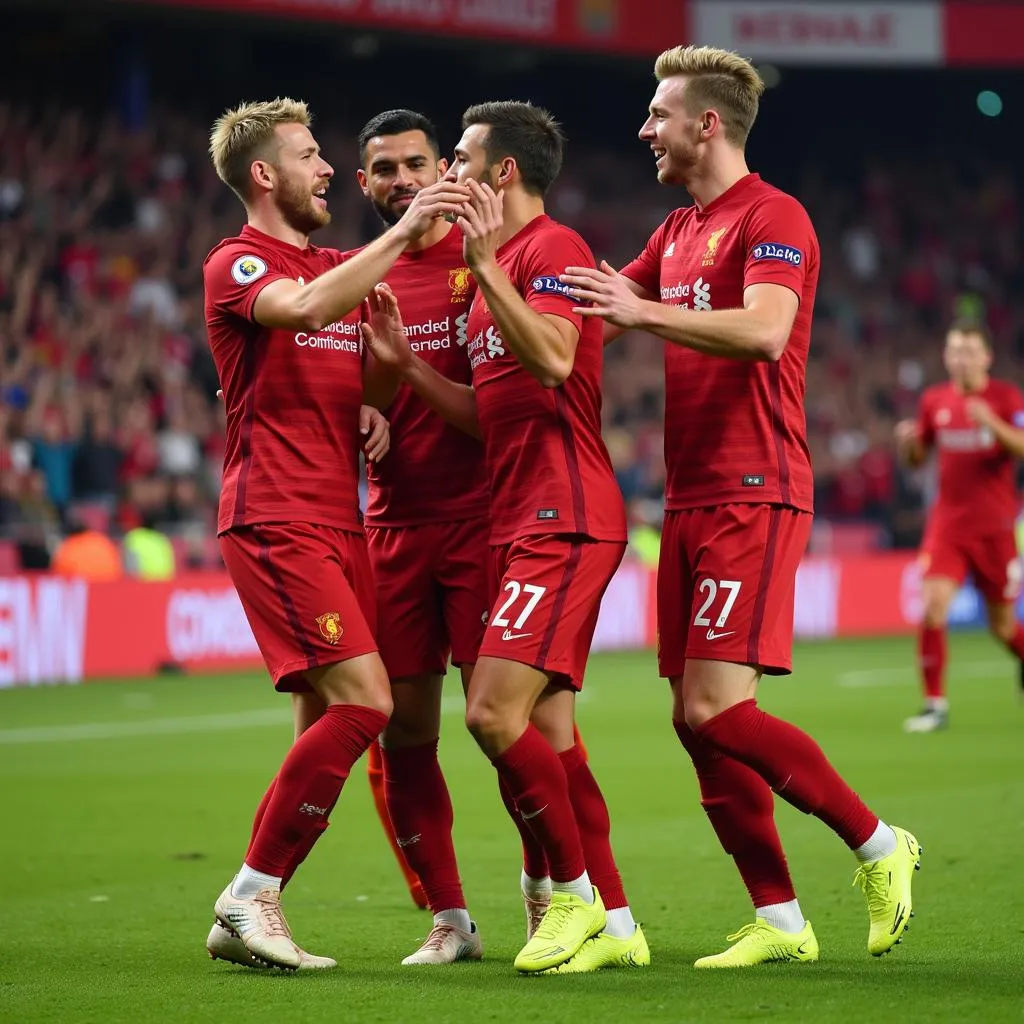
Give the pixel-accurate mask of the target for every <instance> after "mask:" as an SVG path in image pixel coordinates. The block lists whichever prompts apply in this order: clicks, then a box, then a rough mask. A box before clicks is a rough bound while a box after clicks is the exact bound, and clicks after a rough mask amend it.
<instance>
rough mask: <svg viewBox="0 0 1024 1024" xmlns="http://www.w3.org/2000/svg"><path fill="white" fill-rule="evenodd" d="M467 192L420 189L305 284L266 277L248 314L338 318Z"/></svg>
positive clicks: (316, 325)
mask: <svg viewBox="0 0 1024 1024" xmlns="http://www.w3.org/2000/svg"><path fill="white" fill-rule="evenodd" d="M468 198H469V190H468V189H467V188H466V186H465V185H459V184H457V183H455V182H450V181H439V182H438V183H437V184H436V185H431V186H429V187H428V188H424V189H421V190H420V191H419V192H418V193H417V194H416V196H415V198H414V199H413V201H412V202H411V203H410V204H409V207H408V209H407V210H406V211H405V214H404V215H403V216H402V219H401V220H400V221H399V222H398V223H397V224H396V225H395V226H394V227H392V228H389V229H388V230H387V231H385V232H384V234H382V235H381V236H380V237H378V238H376V239H374V241H372V242H371V243H370V244H369V245H368V246H366V248H365V249H362V250H361V251H360V252H359V253H357V254H356V255H355V256H353V257H352V258H351V259H350V260H346V261H345V262H344V263H342V264H341V265H340V266H337V267H334V268H333V269H331V270H329V271H327V273H326V274H321V275H320V276H319V277H318V278H315V279H314V280H312V281H310V282H309V283H308V284H306V285H300V284H299V283H298V281H292V280H289V279H281V280H277V281H271V282H270V284H268V285H266V286H265V287H264V288H263V290H262V291H261V292H260V293H259V295H258V296H257V297H256V301H255V303H254V304H253V318H254V319H255V320H256V322H257V323H259V324H262V325H263V326H264V327H280V328H282V329H285V330H296V331H318V330H320V329H321V328H322V327H323V326H324V325H325V324H329V323H333V322H334V321H336V320H340V319H341V318H342V317H343V316H345V314H346V313H350V312H351V311H352V310H353V309H355V308H356V306H358V305H359V303H360V302H362V301H363V299H365V298H366V296H367V295H368V294H369V292H370V290H371V289H372V288H373V286H374V285H375V284H377V282H378V281H380V280H382V279H383V277H384V276H385V274H387V272H388V271H389V270H390V269H391V267H392V265H393V264H394V262H395V260H397V259H398V257H399V256H400V255H401V254H402V251H403V250H404V249H405V247H406V246H407V245H408V244H409V243H410V242H411V241H413V240H414V239H417V238H419V237H420V235H422V234H423V233H424V232H425V231H426V230H427V229H428V228H429V227H430V225H431V224H432V223H433V222H434V221H435V220H436V219H437V218H438V217H441V216H444V215H445V214H453V215H454V214H455V213H458V212H459V211H460V210H461V209H462V206H463V204H464V203H465V201H466V200H467V199H468Z"/></svg>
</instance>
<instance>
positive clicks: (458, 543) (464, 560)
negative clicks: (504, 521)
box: [366, 519, 490, 679]
mask: <svg viewBox="0 0 1024 1024" xmlns="http://www.w3.org/2000/svg"><path fill="white" fill-rule="evenodd" d="M489 530H490V524H489V523H488V522H487V520H486V519H466V520H463V521H462V522H457V523H432V524H429V525H426V526H371V527H367V529H366V539H367V543H368V546H369V550H370V564H371V565H372V566H373V576H374V581H375V582H376V585H377V638H378V640H379V641H380V654H381V657H382V658H383V659H384V667H385V668H386V669H387V671H388V675H389V676H390V677H391V678H392V679H402V678H405V677H406V676H416V675H421V674H423V673H431V674H434V675H442V674H443V673H444V671H445V669H446V668H447V667H448V656H449V655H451V659H452V662H453V663H454V664H455V665H467V664H472V663H473V662H475V661H476V654H477V651H478V650H479V649H480V641H481V640H482V639H483V636H484V623H485V622H486V620H487V610H488V608H489V607H490V600H489V598H488V593H489V591H488V580H487V576H488V566H487V563H488V546H487V534H488V531H489Z"/></svg>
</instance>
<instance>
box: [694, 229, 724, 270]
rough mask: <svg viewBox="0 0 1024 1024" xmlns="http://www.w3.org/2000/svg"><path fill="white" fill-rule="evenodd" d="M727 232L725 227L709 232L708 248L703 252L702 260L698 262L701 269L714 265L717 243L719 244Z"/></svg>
mask: <svg viewBox="0 0 1024 1024" xmlns="http://www.w3.org/2000/svg"><path fill="white" fill-rule="evenodd" d="M728 230H729V229H728V228H727V227H724V228H719V229H718V230H717V231H712V232H711V234H710V236H709V237H708V247H707V249H705V250H704V258H703V259H702V260H701V261H700V265H701V266H702V267H713V266H714V265H715V253H716V252H718V243H719V242H721V240H722V235H724V234H725V233H726V231H728Z"/></svg>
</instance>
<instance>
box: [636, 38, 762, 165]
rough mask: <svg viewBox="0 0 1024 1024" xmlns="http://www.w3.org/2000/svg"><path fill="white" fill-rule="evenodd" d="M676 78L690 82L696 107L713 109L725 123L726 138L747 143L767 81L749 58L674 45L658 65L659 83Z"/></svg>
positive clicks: (688, 97) (692, 107) (690, 98)
mask: <svg viewBox="0 0 1024 1024" xmlns="http://www.w3.org/2000/svg"><path fill="white" fill-rule="evenodd" d="M676 75H685V76H686V77H687V78H688V79H690V85H689V87H688V88H687V90H686V100H687V104H688V105H689V108H690V110H691V112H695V108H700V109H708V108H713V109H714V110H717V111H718V114H719V116H720V117H721V118H722V121H723V122H724V123H725V137H726V139H728V141H729V142H731V143H732V144H733V145H734V146H742V145H744V143H745V142H746V141H747V136H748V135H749V134H750V129H751V127H753V124H754V119H755V118H756V117H757V105H758V100H759V99H760V97H761V93H763V92H764V81H763V80H762V78H761V76H760V75H759V74H758V73H757V69H756V68H755V67H754V65H753V64H751V63H750V61H749V60H747V59H746V57H741V56H740V55H739V54H738V53H734V52H733V51H732V50H720V49H718V48H717V47H714V46H692V45H691V46H674V47H673V48H672V49H671V50H666V51H665V52H664V53H662V54H661V55H660V56H659V57H658V59H657V60H656V61H655V62H654V77H655V78H657V79H658V81H659V82H661V81H664V80H665V79H666V78H674V77H675V76H676Z"/></svg>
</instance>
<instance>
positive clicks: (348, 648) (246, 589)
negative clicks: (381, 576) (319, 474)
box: [220, 523, 377, 691]
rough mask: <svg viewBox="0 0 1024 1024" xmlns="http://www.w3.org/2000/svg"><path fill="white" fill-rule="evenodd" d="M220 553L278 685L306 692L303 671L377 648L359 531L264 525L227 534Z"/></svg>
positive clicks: (370, 588)
mask: <svg viewBox="0 0 1024 1024" xmlns="http://www.w3.org/2000/svg"><path fill="white" fill-rule="evenodd" d="M220 552H221V555H222V556H223V558H224V564H225V565H226V566H227V570H228V574H229V575H230V576H231V582H232V583H234V585H235V589H236V590H237V591H238V596H239V599H240V600H241V602H242V607H243V608H244V609H245V616H246V618H247V619H248V620H249V625H250V627H251V628H252V632H253V636H254V637H255V638H256V643H257V644H259V648H260V653H261V654H262V655H263V660H264V661H265V662H266V665H267V670H268V671H269V672H270V675H271V678H272V679H273V680H274V685H275V686H276V687H277V689H278V690H282V691H308V690H309V688H310V687H309V684H308V683H307V682H306V681H305V679H304V678H303V675H302V673H304V672H306V671H308V670H309V669H312V668H317V667H318V666H320V665H331V664H334V663H335V662H338V661H348V659H349V658H356V657H358V656H359V655H361V654H369V653H370V652H371V651H376V650H377V643H376V641H375V640H374V638H373V628H374V619H375V618H376V598H375V596H374V592H373V578H372V576H371V573H370V560H369V557H368V556H367V553H366V538H365V537H364V536H363V535H362V533H350V532H348V531H346V530H336V529H334V527H331V526H318V525H315V524H313V523H260V524H258V525H256V526H243V527H240V528H238V529H235V530H229V531H228V532H227V533H224V534H222V535H221V537H220Z"/></svg>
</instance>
